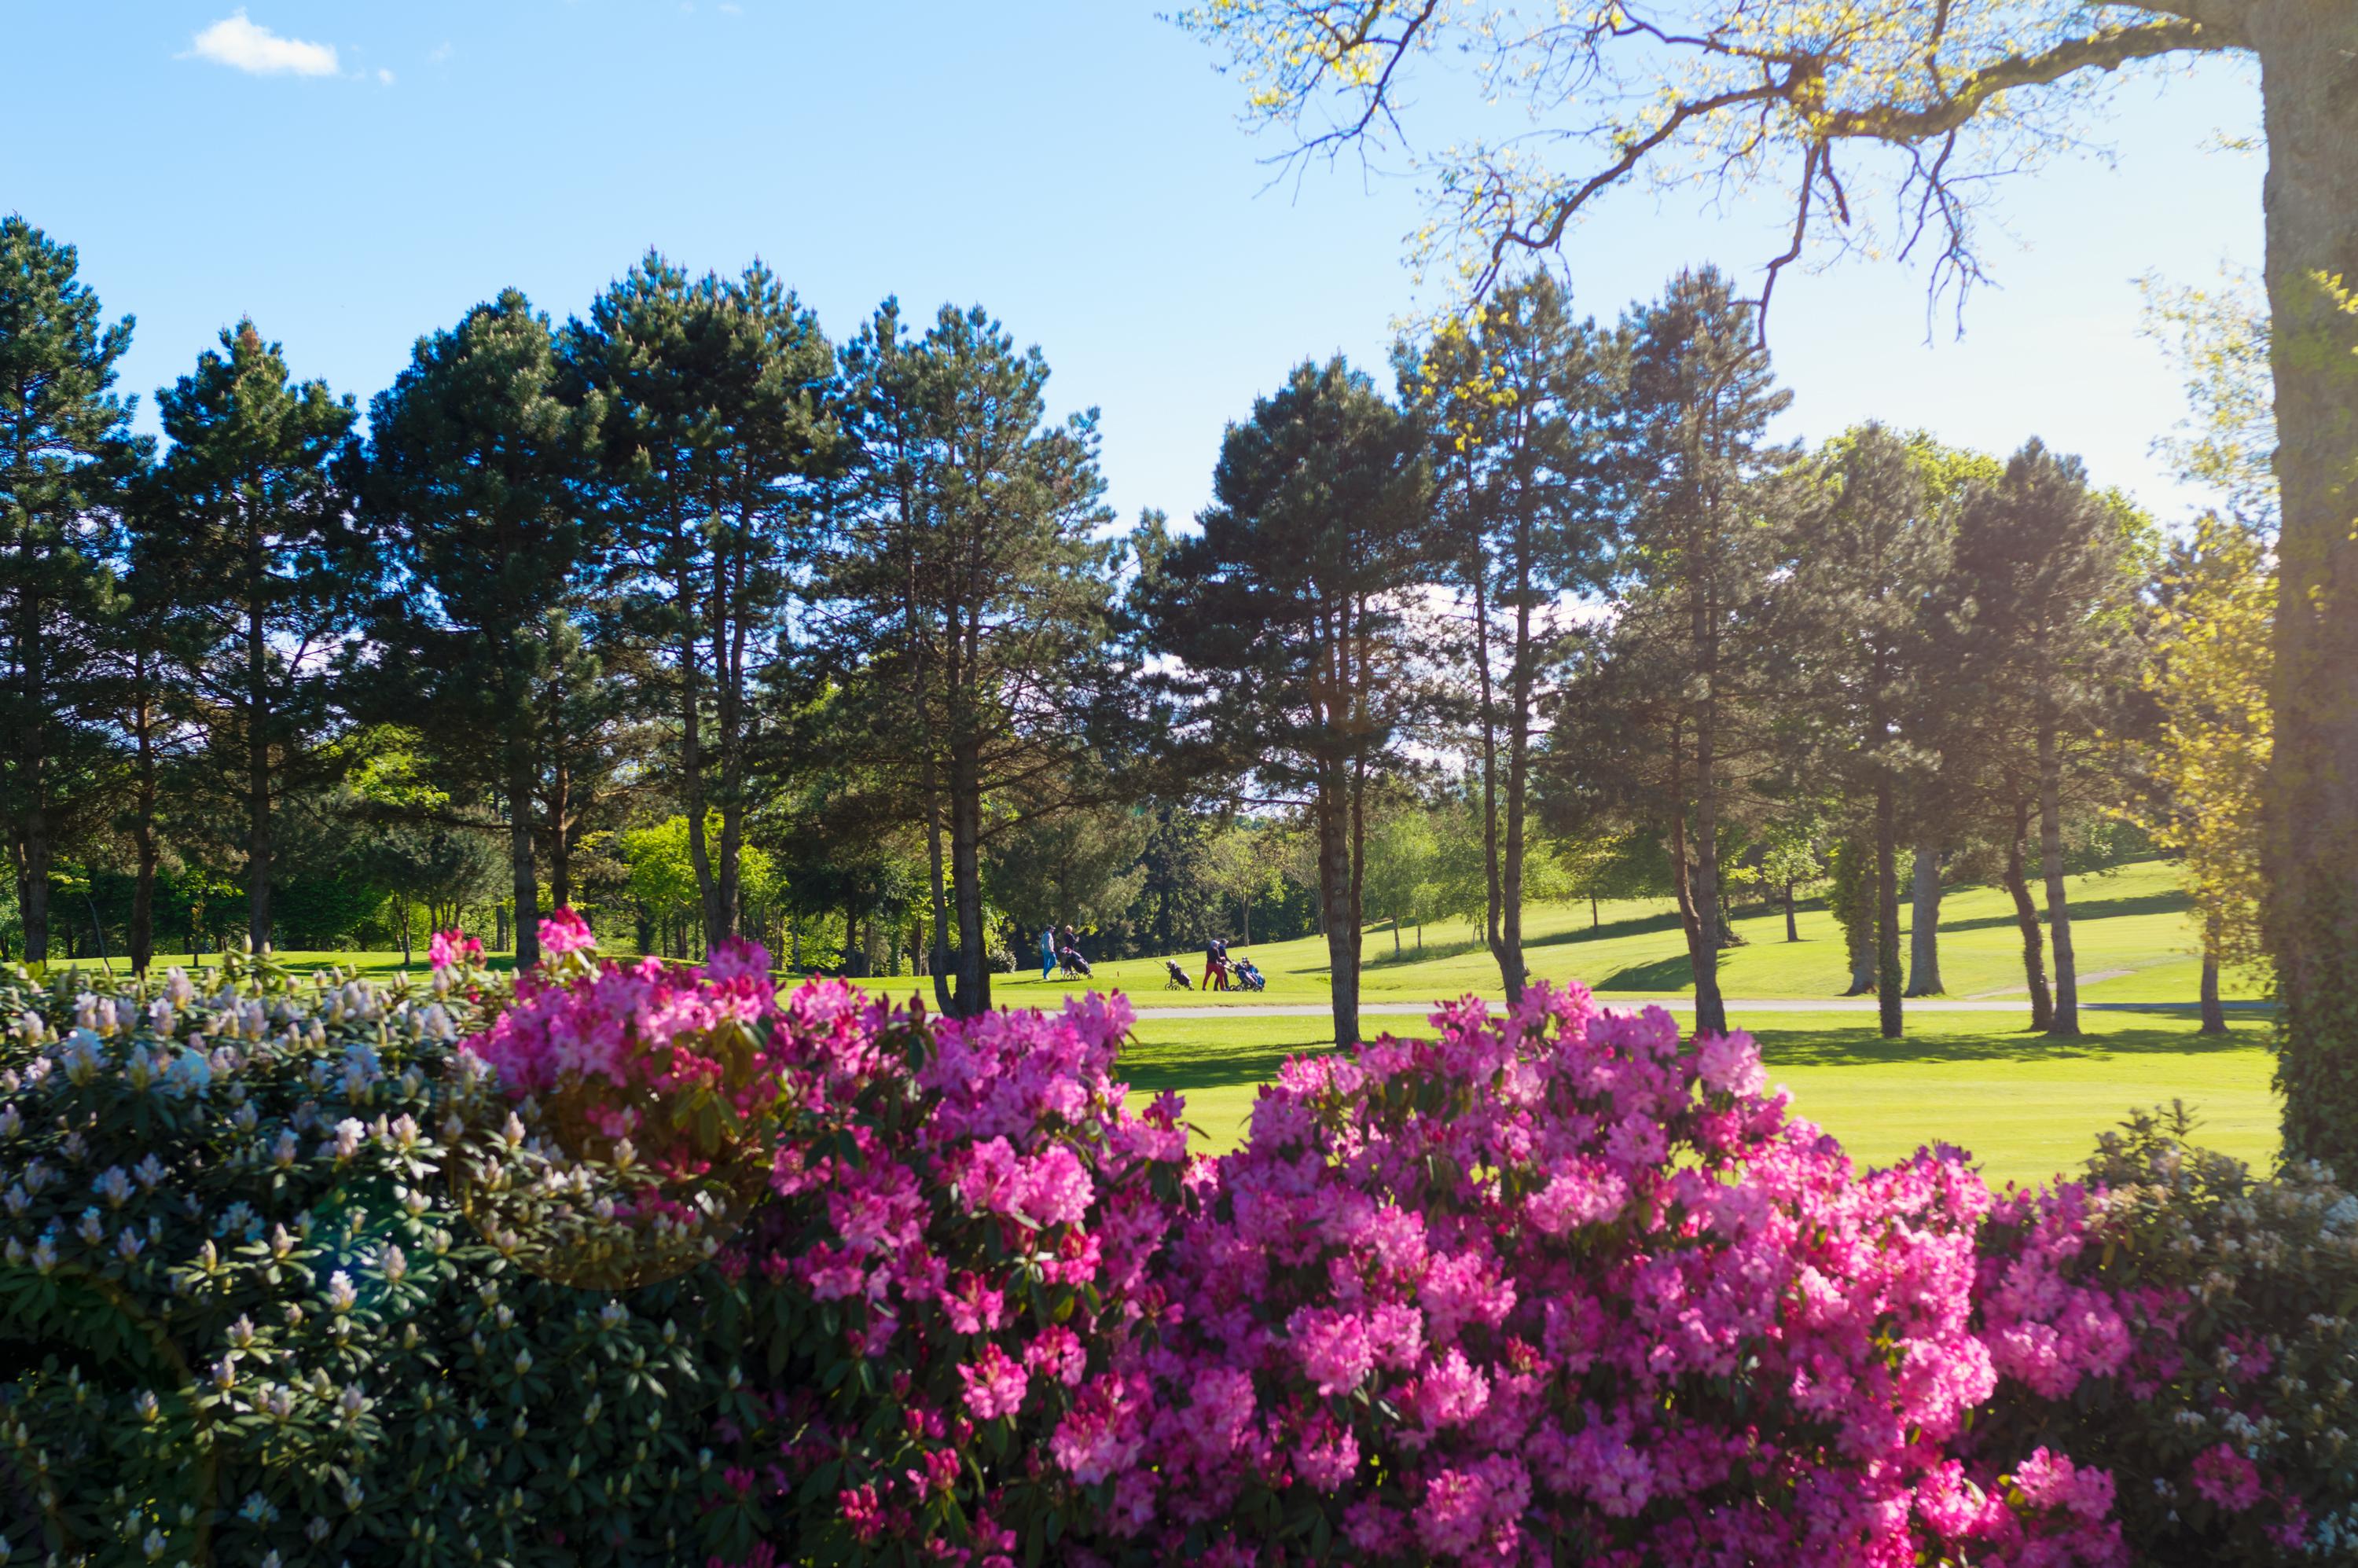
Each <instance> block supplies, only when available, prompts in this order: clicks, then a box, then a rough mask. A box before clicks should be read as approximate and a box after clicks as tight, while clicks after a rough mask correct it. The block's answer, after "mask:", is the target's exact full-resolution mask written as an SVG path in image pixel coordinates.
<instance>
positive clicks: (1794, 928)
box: [1785, 877, 1801, 942]
mask: <svg viewBox="0 0 2358 1568" xmlns="http://www.w3.org/2000/svg"><path fill="white" fill-rule="evenodd" d="M1785 940H1786V941H1788V942H1799V941H1800V940H1801V923H1800V922H1799V921H1797V920H1795V919H1794V918H1793V879H1792V878H1790V877H1787V878H1786V879H1785Z"/></svg>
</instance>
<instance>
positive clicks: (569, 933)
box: [540, 904, 597, 957]
mask: <svg viewBox="0 0 2358 1568" xmlns="http://www.w3.org/2000/svg"><path fill="white" fill-rule="evenodd" d="M594 946H597V938H596V937H594V936H592V935H590V923H589V922H588V921H586V920H584V919H582V918H581V917H580V916H579V915H578V914H574V913H573V906H572V905H570V904H567V905H565V906H564V907H562V908H560V909H558V910H557V912H556V913H554V914H551V915H549V916H548V918H547V919H546V920H543V921H542V922H541V923H540V950H541V952H542V953H543V954H545V955H546V956H547V957H561V956H562V955H564V954H567V953H579V952H581V951H583V950H584V949H586V948H590V947H594Z"/></svg>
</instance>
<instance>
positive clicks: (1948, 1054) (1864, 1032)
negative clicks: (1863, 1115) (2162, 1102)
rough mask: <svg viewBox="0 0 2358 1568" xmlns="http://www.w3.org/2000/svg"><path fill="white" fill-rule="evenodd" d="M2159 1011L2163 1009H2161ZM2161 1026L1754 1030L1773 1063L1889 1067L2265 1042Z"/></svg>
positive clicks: (2260, 1045)
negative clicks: (1892, 1032)
mask: <svg viewBox="0 0 2358 1568" xmlns="http://www.w3.org/2000/svg"><path fill="white" fill-rule="evenodd" d="M2154 1011H2156V1012H2164V1011H2165V1010H2164V1009H2162V1008H2159V1007H2157V1008H2156V1009H2154ZM2187 1022H2188V1027H2185V1028H2178V1029H2168V1028H2162V1027H2159V1026H2158V1025H2156V1026H2151V1027H2139V1028H2135V1029H2116V1030H2112V1031H2110V1032H2108V1033H2103V1034H2089V1035H2085V1036H2082V1038H2080V1039H2078V1040H2050V1039H2049V1038H2048V1037H2047V1036H2046V1035H2044V1034H2034V1033H2031V1032H2030V1031H2029V1030H2028V1029H2025V1030H2020V1031H2018V1032H2017V1033H2007V1034H1995V1033H1993V1034H1970V1035H1947V1036H1943V1035H1939V1034H1917V1035H1909V1036H1908V1037H1906V1038H1904V1039H1899V1040H1885V1039H1883V1038H1881V1037H1880V1036H1878V1035H1877V1033H1875V1026H1874V1024H1873V1023H1872V1022H1865V1023H1862V1024H1858V1025H1853V1026H1848V1027H1844V1028H1841V1029H1779V1028H1778V1027H1777V1025H1776V1024H1775V1023H1774V1022H1771V1021H1769V1020H1768V1018H1767V1017H1765V1016H1764V1017H1763V1018H1762V1020H1761V1021H1760V1022H1758V1025H1757V1026H1756V1027H1754V1028H1753V1029H1752V1030H1751V1033H1752V1036H1753V1038H1754V1039H1756V1040H1758V1042H1759V1043H1760V1054H1761V1058H1762V1059H1763V1060H1764V1061H1766V1062H1767V1063H1768V1065H1769V1066H1770V1067H1772V1068H1774V1067H1779V1066H1788V1067H1891V1066H1906V1065H1920V1064H1925V1063H1935V1062H2068V1061H2098V1060H2102V1059H2103V1058H2104V1057H2106V1056H2137V1055H2162V1056H2206V1055H2214V1054H2223V1053H2228V1052H2237V1051H2258V1050H2264V1049H2266V1044H2267V1037H2266V1033H2265V1032H2263V1031H2260V1030H2242V1031H2238V1032H2236V1033H2230V1034H2199V1033H2195V1031H2194V1029H2193V1028H2192V1027H2191V1025H2192V1022H2193V1018H2192V1015H2191V1013H2189V1015H2188V1020H2187Z"/></svg>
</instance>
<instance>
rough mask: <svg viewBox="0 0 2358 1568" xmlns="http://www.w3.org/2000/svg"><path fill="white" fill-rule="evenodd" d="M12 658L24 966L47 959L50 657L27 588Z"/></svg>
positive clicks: (18, 610) (18, 608) (22, 596)
mask: <svg viewBox="0 0 2358 1568" xmlns="http://www.w3.org/2000/svg"><path fill="white" fill-rule="evenodd" d="M16 657H17V665H18V669H19V679H20V680H21V682H22V691H21V694H20V699H21V703H22V711H23V712H24V713H25V714H26V715H27V722H26V723H25V724H24V725H23V727H22V728H21V729H20V730H19V731H18V733H17V734H16V774H17V781H16V782H17V785H18V790H19V798H20V799H21V800H22V802H23V805H22V806H21V807H20V808H19V810H20V813H21V815H20V816H18V819H17V821H18V827H17V833H16V837H17V841H18V842H17V845H16V849H17V866H16V910H17V913H18V914H20V915H21V916H22V917H23V919H24V922H25V962H26V964H27V966H28V967H32V968H38V967H39V966H40V965H43V964H46V963H48V962H49V745H48V742H49V691H48V689H47V682H45V681H44V680H43V679H42V678H41V677H42V670H43V662H44V661H45V660H46V659H47V658H48V657H49V653H48V639H47V638H46V637H45V636H44V635H43V628H42V626H41V611H40V607H39V606H38V604H37V603H35V602H34V600H33V596H32V593H31V592H30V590H29V589H27V590H24V591H23V592H21V593H20V595H19V597H18V600H17V602H16Z"/></svg>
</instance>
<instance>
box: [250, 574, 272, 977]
mask: <svg viewBox="0 0 2358 1568" xmlns="http://www.w3.org/2000/svg"><path fill="white" fill-rule="evenodd" d="M247 567H248V570H249V573H250V575H249V577H248V579H247V584H246V590H247V592H249V593H250V594H252V595H253V597H252V599H250V600H248V601H247V605H246V621H245V880H246V888H245V935H246V940H247V941H249V942H251V943H252V944H253V945H254V951H255V952H257V953H259V952H261V951H262V950H263V949H264V948H265V947H267V946H270V686H269V664H268V662H267V661H268V656H269V652H270V644H269V643H268V641H267V640H266V639H265V637H264V635H263V627H262V592H263V588H262V577H263V568H262V552H261V551H260V549H259V548H256V549H254V550H253V551H251V552H250V553H249V555H248V557H247Z"/></svg>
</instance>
